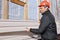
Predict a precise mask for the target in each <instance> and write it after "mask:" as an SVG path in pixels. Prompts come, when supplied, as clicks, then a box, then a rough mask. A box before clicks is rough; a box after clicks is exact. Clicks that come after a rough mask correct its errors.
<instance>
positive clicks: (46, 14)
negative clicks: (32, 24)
mask: <svg viewBox="0 0 60 40" xmlns="http://www.w3.org/2000/svg"><path fill="white" fill-rule="evenodd" d="M38 7H39V10H40V13H41V14H42V18H41V20H40V25H39V28H38V29H33V28H27V29H26V31H27V32H32V33H35V34H40V35H41V40H56V39H57V28H56V22H55V18H54V16H53V15H52V13H51V12H50V10H49V8H50V3H49V2H47V1H42V2H40V4H39V6H38ZM38 40H39V39H38Z"/></svg>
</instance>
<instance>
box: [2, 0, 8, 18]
mask: <svg viewBox="0 0 60 40" xmlns="http://www.w3.org/2000/svg"><path fill="white" fill-rule="evenodd" d="M2 19H8V1H7V0H2Z"/></svg>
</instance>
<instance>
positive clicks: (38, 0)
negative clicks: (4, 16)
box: [37, 0, 40, 22]
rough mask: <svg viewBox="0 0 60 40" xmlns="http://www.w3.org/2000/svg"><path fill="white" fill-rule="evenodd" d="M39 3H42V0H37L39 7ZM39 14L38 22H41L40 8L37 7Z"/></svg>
mask: <svg viewBox="0 0 60 40" xmlns="http://www.w3.org/2000/svg"><path fill="white" fill-rule="evenodd" d="M39 3H40V0H37V4H38V5H39ZM37 11H38V12H37V13H38V19H37V20H38V22H40V12H39V7H37Z"/></svg>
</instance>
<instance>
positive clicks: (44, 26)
mask: <svg viewBox="0 0 60 40" xmlns="http://www.w3.org/2000/svg"><path fill="white" fill-rule="evenodd" d="M49 24H50V20H49V18H48V17H47V16H46V17H43V19H42V22H41V23H40V26H39V29H30V31H31V32H32V33H35V34H42V33H43V32H45V31H46V29H47V27H48V25H49Z"/></svg>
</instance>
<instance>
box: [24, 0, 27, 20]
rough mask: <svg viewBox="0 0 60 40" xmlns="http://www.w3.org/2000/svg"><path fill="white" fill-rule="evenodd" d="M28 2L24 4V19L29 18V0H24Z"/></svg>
mask: <svg viewBox="0 0 60 40" xmlns="http://www.w3.org/2000/svg"><path fill="white" fill-rule="evenodd" d="M24 1H25V2H26V4H25V5H24V20H28V3H27V2H28V0H24Z"/></svg>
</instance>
